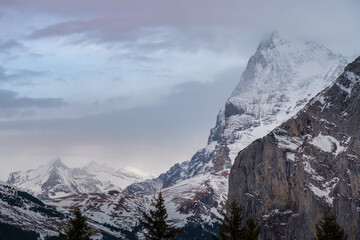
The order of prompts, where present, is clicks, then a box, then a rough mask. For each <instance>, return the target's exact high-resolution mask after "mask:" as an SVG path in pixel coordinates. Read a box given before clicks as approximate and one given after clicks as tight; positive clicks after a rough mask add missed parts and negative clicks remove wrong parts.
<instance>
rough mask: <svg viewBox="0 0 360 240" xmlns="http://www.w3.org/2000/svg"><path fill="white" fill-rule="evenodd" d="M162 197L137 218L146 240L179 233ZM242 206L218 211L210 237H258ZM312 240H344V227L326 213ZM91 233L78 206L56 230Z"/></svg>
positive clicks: (81, 239) (80, 237)
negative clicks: (226, 210) (219, 215)
mask: <svg viewBox="0 0 360 240" xmlns="http://www.w3.org/2000/svg"><path fill="white" fill-rule="evenodd" d="M164 203H165V200H164V198H163V197H162V194H161V192H160V193H159V194H158V196H157V197H155V196H154V198H153V199H152V202H151V205H152V206H153V209H151V210H150V211H149V212H148V213H147V212H143V213H142V218H140V219H139V225H140V226H142V228H143V232H142V233H143V235H144V237H145V239H147V240H171V239H174V238H175V237H176V236H177V235H178V234H180V233H181V228H177V227H174V226H171V224H169V223H168V221H167V218H168V214H167V210H166V207H165V204H164ZM242 212H243V207H242V206H241V205H240V204H238V203H237V202H235V201H233V202H231V203H230V204H229V212H228V213H227V214H225V213H224V212H223V213H222V214H221V215H222V218H217V219H218V221H219V233H218V234H213V235H212V238H213V240H257V239H258V238H259V235H260V232H261V226H260V225H259V224H258V223H257V222H256V221H255V219H254V218H253V217H249V218H247V219H246V221H245V222H243V220H244V219H243V217H242ZM315 230H316V236H315V240H346V239H347V236H346V235H345V233H344V229H343V227H341V226H340V225H339V224H338V223H337V222H336V217H335V215H334V214H333V213H331V212H326V213H325V214H324V215H323V216H322V218H321V219H320V220H319V222H318V223H317V224H316V225H315ZM93 234H94V233H93V232H92V231H91V228H90V226H89V224H88V223H87V219H86V217H85V216H83V215H82V214H81V211H80V210H79V209H75V211H74V218H72V219H70V220H69V221H68V222H67V224H66V227H65V229H64V230H63V231H61V232H59V238H60V239H62V240H90V239H91V236H92V235H93Z"/></svg>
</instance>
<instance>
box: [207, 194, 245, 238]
mask: <svg viewBox="0 0 360 240" xmlns="http://www.w3.org/2000/svg"><path fill="white" fill-rule="evenodd" d="M229 211H230V214H229V216H227V215H226V214H225V213H224V212H223V213H221V215H222V216H223V218H224V219H219V220H220V229H219V230H220V232H219V237H217V236H215V235H213V236H212V237H213V239H214V240H240V239H242V238H241V237H242V228H241V223H242V220H243V219H242V217H241V214H242V211H243V207H242V206H241V205H239V204H237V203H236V201H233V202H231V203H230V206H229Z"/></svg>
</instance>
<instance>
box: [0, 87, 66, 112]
mask: <svg viewBox="0 0 360 240" xmlns="http://www.w3.org/2000/svg"><path fill="white" fill-rule="evenodd" d="M65 105H67V103H66V102H65V101H63V100H62V99H59V98H31V97H19V96H18V93H16V92H14V91H10V90H4V89H0V118H12V117H15V116H22V117H29V116H34V115H35V114H36V112H35V109H43V108H46V109H49V108H58V107H62V106H65Z"/></svg>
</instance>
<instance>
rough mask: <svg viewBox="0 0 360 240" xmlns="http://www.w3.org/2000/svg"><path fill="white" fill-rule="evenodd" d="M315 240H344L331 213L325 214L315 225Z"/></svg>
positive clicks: (340, 228)
mask: <svg viewBox="0 0 360 240" xmlns="http://www.w3.org/2000/svg"><path fill="white" fill-rule="evenodd" d="M315 229H316V238H315V240H346V239H347V236H346V235H345V233H344V228H342V227H341V226H340V225H339V224H338V223H337V222H336V217H335V216H334V214H333V213H332V212H325V214H324V215H323V217H322V219H321V220H320V221H319V223H317V224H316V225H315Z"/></svg>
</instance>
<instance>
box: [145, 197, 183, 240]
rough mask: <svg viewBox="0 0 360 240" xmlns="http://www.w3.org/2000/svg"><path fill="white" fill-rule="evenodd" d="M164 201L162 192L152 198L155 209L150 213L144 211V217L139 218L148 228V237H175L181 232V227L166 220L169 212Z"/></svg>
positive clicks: (153, 239) (161, 238)
mask: <svg viewBox="0 0 360 240" xmlns="http://www.w3.org/2000/svg"><path fill="white" fill-rule="evenodd" d="M164 202H165V200H164V198H163V197H162V193H161V192H160V193H159V194H158V197H157V198H156V197H155V196H154V199H153V200H152V203H151V205H152V206H153V207H154V209H151V210H150V212H149V214H147V213H146V212H143V216H142V219H139V224H140V225H141V226H142V227H143V228H144V229H145V230H146V231H145V232H144V235H145V238H146V239H149V240H164V239H174V238H175V236H176V235H177V234H179V233H180V232H181V229H179V228H175V227H171V226H170V225H169V224H168V223H167V222H166V220H167V217H168V214H167V211H166V208H165V205H164Z"/></svg>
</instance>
